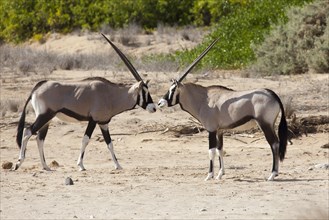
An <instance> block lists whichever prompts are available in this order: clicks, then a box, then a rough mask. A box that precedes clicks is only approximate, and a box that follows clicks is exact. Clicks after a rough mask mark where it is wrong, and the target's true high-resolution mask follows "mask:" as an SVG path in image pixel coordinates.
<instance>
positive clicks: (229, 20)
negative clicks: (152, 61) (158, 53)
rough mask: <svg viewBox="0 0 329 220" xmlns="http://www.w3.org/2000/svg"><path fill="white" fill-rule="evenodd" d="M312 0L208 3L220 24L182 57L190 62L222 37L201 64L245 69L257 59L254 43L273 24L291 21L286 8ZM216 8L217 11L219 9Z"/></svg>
mask: <svg viewBox="0 0 329 220" xmlns="http://www.w3.org/2000/svg"><path fill="white" fill-rule="evenodd" d="M307 1H308V0H292V1H286V0H276V1H272V0H262V1H248V0H244V1H243V0H241V1H238V0H235V1H233V0H231V1H216V2H219V3H218V4H217V5H216V4H214V3H213V2H214V1H213V0H204V1H203V2H208V4H207V5H208V6H209V10H210V9H211V10H212V11H213V12H212V11H211V10H210V11H209V13H210V15H211V18H212V19H213V21H217V20H218V23H217V24H216V25H215V26H214V27H213V29H214V30H213V32H212V33H211V34H210V35H209V36H208V37H207V38H206V39H205V41H204V42H203V44H202V45H200V46H199V47H197V48H195V49H194V50H191V51H189V52H187V53H185V52H184V53H179V57H178V59H180V60H181V61H182V62H184V63H190V62H192V60H193V59H194V58H195V57H196V56H197V55H198V54H200V53H201V51H202V50H203V49H204V48H205V47H206V45H209V44H210V42H211V41H212V40H213V39H215V38H218V37H219V38H220V40H219V41H218V42H217V44H216V45H215V46H214V48H213V49H212V51H211V52H209V54H208V55H207V57H206V58H205V59H203V60H202V61H201V65H206V66H208V67H212V68H225V69H231V68H234V69H236V68H242V67H245V66H246V65H247V64H249V63H250V62H252V61H254V60H255V53H254V51H253V49H252V47H251V45H258V44H260V43H261V42H263V40H264V36H265V35H266V34H268V33H269V32H270V30H271V26H272V25H274V24H278V23H285V22H287V20H288V18H287V16H286V14H285V10H284V9H285V8H287V7H289V6H291V5H302V4H303V3H304V2H307ZM215 9H216V10H215Z"/></svg>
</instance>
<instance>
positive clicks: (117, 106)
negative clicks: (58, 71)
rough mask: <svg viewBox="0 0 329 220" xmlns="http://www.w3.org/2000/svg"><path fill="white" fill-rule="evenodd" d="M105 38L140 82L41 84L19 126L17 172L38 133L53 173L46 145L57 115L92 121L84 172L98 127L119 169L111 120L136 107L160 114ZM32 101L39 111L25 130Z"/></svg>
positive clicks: (84, 144) (87, 134) (145, 88)
mask: <svg viewBox="0 0 329 220" xmlns="http://www.w3.org/2000/svg"><path fill="white" fill-rule="evenodd" d="M102 35H103V34H102ZM103 37H104V38H105V39H106V40H107V41H108V43H110V44H111V46H112V47H113V48H114V49H115V51H116V52H117V53H118V55H119V56H120V58H121V59H122V60H123V62H124V63H125V64H126V66H127V67H128V69H129V70H130V72H131V73H132V74H133V76H134V77H135V79H136V80H137V83H134V84H133V85H126V84H116V83H112V82H110V81H108V80H106V79H104V78H101V77H91V78H87V79H84V80H82V81H79V82H74V83H71V82H70V83H69V82H68V83H60V82H55V81H41V82H39V83H37V84H36V86H35V87H34V88H33V89H32V92H31V94H30V96H29V97H28V99H27V101H26V103H25V106H24V109H23V112H22V114H21V117H20V120H19V123H18V128H17V138H16V141H17V144H18V146H19V148H20V154H19V158H18V161H17V163H16V165H15V166H14V167H13V170H17V169H18V168H19V167H20V166H21V165H22V163H23V161H24V159H25V151H26V145H27V142H28V140H29V138H30V137H31V136H32V135H36V134H37V144H38V149H39V154H40V159H41V164H42V167H43V169H45V170H48V171H49V170H50V168H49V167H48V166H47V164H46V161H45V156H44V151H43V145H44V140H45V137H46V134H47V131H48V127H49V123H50V120H51V119H52V118H54V117H55V116H56V117H58V118H61V119H67V118H68V117H69V118H73V119H75V120H77V121H88V126H87V129H86V131H85V134H84V137H83V139H82V147H81V152H80V155H79V158H78V162H77V164H78V166H79V167H80V170H85V167H84V166H83V157H84V154H85V149H86V147H87V145H88V142H89V140H90V137H91V135H92V133H93V131H94V129H95V127H96V124H98V125H99V127H100V129H101V132H102V134H103V137H104V140H105V142H106V144H107V147H108V149H109V150H110V153H111V156H112V159H113V161H114V163H115V169H121V166H120V165H119V163H118V160H117V158H116V156H115V154H114V150H113V144H112V140H111V137H110V133H109V130H108V124H109V122H110V121H111V118H112V117H113V116H115V115H117V114H120V113H122V112H124V111H127V110H131V109H134V108H135V106H136V105H139V106H140V107H142V108H143V109H147V110H148V111H149V112H151V113H152V112H155V111H156V106H155V104H154V103H153V100H152V98H151V95H150V93H149V91H148V86H147V83H144V81H143V80H142V78H141V76H140V75H139V74H138V72H137V71H136V69H135V68H134V66H133V65H132V64H131V63H130V61H129V60H128V59H127V57H126V56H125V55H124V54H123V53H122V52H121V51H120V50H119V49H118V48H117V47H116V46H115V45H114V44H113V43H112V42H111V41H110V40H109V39H107V38H106V36H105V35H103ZM30 101H31V103H32V106H33V109H34V111H35V114H36V119H35V121H34V122H33V123H32V125H31V126H29V127H27V128H26V129H25V130H24V125H25V114H26V106H27V104H28V103H29V102H30Z"/></svg>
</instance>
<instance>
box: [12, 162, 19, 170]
mask: <svg viewBox="0 0 329 220" xmlns="http://www.w3.org/2000/svg"><path fill="white" fill-rule="evenodd" d="M18 168H19V165H17V164H15V165H14V166H13V167H12V168H11V171H15V170H17V169H18Z"/></svg>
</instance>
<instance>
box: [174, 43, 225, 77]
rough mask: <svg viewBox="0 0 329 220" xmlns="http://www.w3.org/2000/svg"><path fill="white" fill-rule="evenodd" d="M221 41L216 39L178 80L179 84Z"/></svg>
mask: <svg viewBox="0 0 329 220" xmlns="http://www.w3.org/2000/svg"><path fill="white" fill-rule="evenodd" d="M218 40H219V38H217V39H215V40H214V41H213V42H212V43H211V44H210V45H209V46H208V47H207V49H205V50H204V51H203V52H202V53H201V54H200V55H199V56H198V58H196V59H195V60H194V61H193V63H192V64H191V65H190V66H188V67H187V68H186V70H185V71H184V73H183V75H182V76H180V77H179V79H178V80H177V81H178V82H181V81H182V80H183V79H184V78H185V77H186V75H187V74H188V73H189V72H190V71H191V70H192V69H193V67H194V66H195V65H196V64H197V63H198V62H199V61H200V60H201V59H202V58H203V57H204V56H205V55H206V54H207V53H208V52H209V50H210V49H211V48H212V47H213V46H214V45H215V43H216V42H217V41H218Z"/></svg>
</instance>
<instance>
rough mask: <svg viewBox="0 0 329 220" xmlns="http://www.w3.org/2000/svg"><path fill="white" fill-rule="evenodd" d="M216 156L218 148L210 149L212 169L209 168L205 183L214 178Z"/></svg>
mask: <svg viewBox="0 0 329 220" xmlns="http://www.w3.org/2000/svg"><path fill="white" fill-rule="evenodd" d="M215 156H216V148H211V149H209V160H210V165H209V166H210V167H209V173H208V175H207V177H206V179H205V181H207V180H210V179H212V178H214V159H215Z"/></svg>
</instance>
